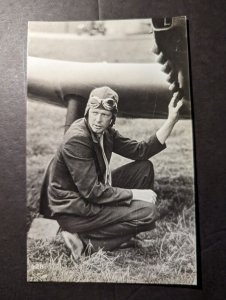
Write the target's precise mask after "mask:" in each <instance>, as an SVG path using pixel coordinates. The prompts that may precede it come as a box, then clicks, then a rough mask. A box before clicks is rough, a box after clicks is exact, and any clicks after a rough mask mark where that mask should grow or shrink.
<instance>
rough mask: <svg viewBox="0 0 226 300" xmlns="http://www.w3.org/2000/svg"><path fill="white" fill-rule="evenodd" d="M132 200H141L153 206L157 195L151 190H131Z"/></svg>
mask: <svg viewBox="0 0 226 300" xmlns="http://www.w3.org/2000/svg"><path fill="white" fill-rule="evenodd" d="M132 193H133V200H142V201H146V202H149V203H152V204H155V202H156V200H157V195H156V193H155V192H154V191H152V190H138V189H132Z"/></svg>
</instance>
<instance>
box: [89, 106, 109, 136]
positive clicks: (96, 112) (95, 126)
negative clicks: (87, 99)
mask: <svg viewBox="0 0 226 300" xmlns="http://www.w3.org/2000/svg"><path fill="white" fill-rule="evenodd" d="M111 119H112V112H110V111H108V110H105V109H99V108H90V109H89V117H88V122H89V125H90V127H91V129H92V131H93V132H95V133H97V134H101V133H103V132H104V130H105V129H107V128H108V127H109V125H110V124H111Z"/></svg>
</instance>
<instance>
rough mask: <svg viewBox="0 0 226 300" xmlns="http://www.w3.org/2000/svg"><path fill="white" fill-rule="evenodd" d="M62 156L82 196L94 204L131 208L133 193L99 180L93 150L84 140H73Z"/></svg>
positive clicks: (69, 142) (67, 145)
mask: <svg viewBox="0 0 226 300" xmlns="http://www.w3.org/2000/svg"><path fill="white" fill-rule="evenodd" d="M62 156H63V159H64V161H65V163H66V166H67V168H68V170H69V172H70V174H71V176H72V179H73V181H74V184H75V185H76V187H77V189H78V191H79V193H80V195H81V196H82V197H83V198H85V199H86V200H88V201H89V202H91V203H93V204H95V203H96V204H100V205H101V204H111V203H117V204H118V205H124V206H125V205H127V206H129V205H130V203H131V201H132V191H131V190H129V189H123V188H118V187H112V186H110V185H105V184H103V183H102V182H100V181H99V179H98V174H97V170H96V165H95V161H94V155H93V150H92V149H91V147H90V146H89V145H88V144H87V143H86V141H85V140H83V139H82V138H80V139H79V140H78V139H75V138H71V139H70V140H69V141H68V142H67V143H66V144H65V145H64V147H63V149H62Z"/></svg>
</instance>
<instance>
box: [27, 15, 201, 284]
mask: <svg viewBox="0 0 226 300" xmlns="http://www.w3.org/2000/svg"><path fill="white" fill-rule="evenodd" d="M186 22H187V21H186V17H170V18H168V17H162V18H149V19H134V20H114V21H113V20H108V21H84V22H82V21H80V22H29V24H28V49H27V98H28V99H27V280H28V281H29V282H40V281H45V282H113V283H142V284H164V285H165V284H171V285H172V284H173V285H188V286H191V285H196V284H197V253H196V243H197V239H196V223H197V218H196V217H197V216H196V215H195V210H196V209H195V207H196V201H195V188H194V187H195V184H194V159H193V154H194V147H193V132H192V105H191V95H190V82H189V60H188V40H187V26H186Z"/></svg>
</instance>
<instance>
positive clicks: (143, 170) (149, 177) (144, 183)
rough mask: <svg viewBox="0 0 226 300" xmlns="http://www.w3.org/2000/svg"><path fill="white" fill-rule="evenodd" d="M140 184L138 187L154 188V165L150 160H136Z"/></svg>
mask: <svg viewBox="0 0 226 300" xmlns="http://www.w3.org/2000/svg"><path fill="white" fill-rule="evenodd" d="M135 163H136V167H137V174H139V175H138V177H139V186H138V187H137V188H141V189H142V188H143V189H153V185H154V166H153V164H152V162H151V161H150V160H141V161H136V162H135Z"/></svg>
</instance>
